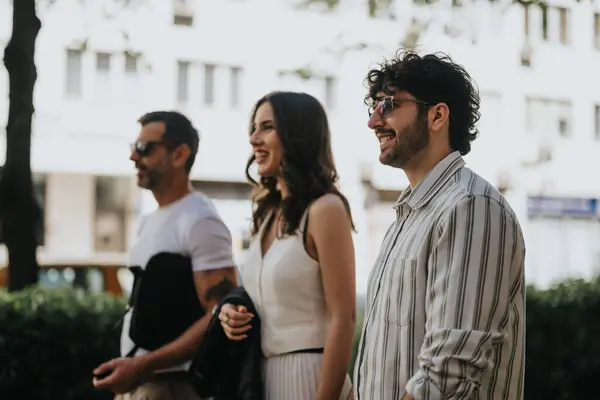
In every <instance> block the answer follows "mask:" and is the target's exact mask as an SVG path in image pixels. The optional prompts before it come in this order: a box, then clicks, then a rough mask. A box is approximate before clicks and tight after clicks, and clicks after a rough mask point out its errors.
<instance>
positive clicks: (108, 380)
mask: <svg viewBox="0 0 600 400" xmlns="http://www.w3.org/2000/svg"><path fill="white" fill-rule="evenodd" d="M111 371H112V372H111ZM107 372H109V373H110V375H108V376H107V377H105V378H101V379H98V378H94V379H93V380H92V383H93V384H94V387H96V388H97V389H108V390H110V391H112V392H114V393H117V394H120V393H127V392H130V391H132V390H133V389H135V388H136V387H137V386H138V385H139V384H140V383H141V381H142V378H143V376H144V375H145V374H146V373H147V372H146V370H145V368H144V366H143V363H142V362H140V359H138V358H135V357H123V358H115V359H112V360H110V361H107V362H105V363H104V364H101V365H100V366H99V367H98V368H96V369H95V370H94V375H102V374H104V373H107Z"/></svg>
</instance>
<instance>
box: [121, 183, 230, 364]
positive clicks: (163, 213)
mask: <svg viewBox="0 0 600 400" xmlns="http://www.w3.org/2000/svg"><path fill="white" fill-rule="evenodd" d="M161 252H169V253H177V254H183V255H188V256H190V257H191V258H192V268H193V270H194V271H206V270H211V269H217V268H227V267H233V266H234V265H235V264H234V261H233V256H232V252H231V233H230V232H229V229H227V226H225V224H224V223H223V220H221V217H220V216H219V214H218V212H217V209H216V208H215V206H214V205H213V203H212V201H211V200H210V199H209V198H207V197H206V196H204V195H203V194H201V193H198V192H193V193H190V194H188V195H187V196H185V197H183V198H182V199H180V200H178V201H176V202H174V203H171V204H169V205H167V206H165V207H161V208H159V209H158V210H156V211H154V212H152V213H150V214H148V215H146V216H145V217H144V218H143V220H142V222H141V224H140V227H139V230H138V234H137V238H136V240H135V243H134V244H133V247H132V248H131V250H130V255H129V265H130V266H134V265H138V266H141V267H142V268H144V267H145V266H146V264H147V263H148V260H150V258H151V257H152V256H154V255H155V254H158V253H161ZM130 322H131V311H130V312H128V313H127V315H126V316H125V318H124V321H123V330H122V331H121V355H122V356H125V355H126V354H127V353H128V352H129V351H131V349H133V347H134V343H133V341H132V340H131V338H130V337H129V326H130ZM144 353H145V351H144V350H143V349H138V351H137V353H136V355H141V354H144ZM189 364H190V363H189V362H188V363H185V364H183V365H180V366H176V367H173V368H169V369H168V370H169V371H171V370H180V369H186V370H187V369H188V368H189Z"/></svg>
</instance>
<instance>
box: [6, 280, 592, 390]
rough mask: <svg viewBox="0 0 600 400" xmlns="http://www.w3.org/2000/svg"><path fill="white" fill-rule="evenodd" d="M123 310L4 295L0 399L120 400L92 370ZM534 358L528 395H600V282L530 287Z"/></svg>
mask: <svg viewBox="0 0 600 400" xmlns="http://www.w3.org/2000/svg"><path fill="white" fill-rule="evenodd" d="M123 309H124V301H123V299H118V298H114V297H111V296H109V295H93V294H83V293H81V292H76V291H55V290H54V291H53V290H42V289H32V290H27V291H23V292H19V293H15V294H7V293H5V292H0V398H2V399H3V400H13V399H14V400H17V399H36V400H55V399H61V400H103V399H107V400H108V399H112V398H113V395H112V394H111V393H108V392H105V391H98V390H96V389H94V388H93V387H92V385H91V375H92V370H93V369H94V367H96V366H97V365H98V364H99V363H101V362H103V361H105V360H108V359H110V358H112V357H114V356H117V355H118V346H119V332H118V330H116V329H115V324H116V323H117V322H118V321H119V319H120V317H121V316H122V314H123ZM359 317H361V315H359ZM359 322H360V323H362V321H359ZM359 325H360V324H359ZM359 334H360V328H359V327H357V335H356V338H358V336H359ZM355 350H356V344H355ZM526 358H527V362H526V378H525V399H526V400H536V399H545V400H571V399H572V400H575V399H577V400H579V399H592V398H597V397H598V395H597V392H598V390H597V388H596V386H595V384H596V382H595V379H597V377H598V376H600V279H595V280H593V281H587V282H586V281H582V280H571V281H567V282H564V283H562V284H559V285H557V286H555V287H553V288H551V289H549V290H545V291H540V290H536V289H534V288H532V287H530V288H529V289H528V293H527V345H526ZM353 362H354V360H353Z"/></svg>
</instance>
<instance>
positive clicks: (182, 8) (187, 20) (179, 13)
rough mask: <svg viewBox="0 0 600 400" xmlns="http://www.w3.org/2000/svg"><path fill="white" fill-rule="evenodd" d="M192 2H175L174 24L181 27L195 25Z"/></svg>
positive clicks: (190, 0) (187, 0)
mask: <svg viewBox="0 0 600 400" xmlns="http://www.w3.org/2000/svg"><path fill="white" fill-rule="evenodd" d="M191 3H192V0H173V24H174V25H180V26H192V25H194V10H193V8H192V4H191Z"/></svg>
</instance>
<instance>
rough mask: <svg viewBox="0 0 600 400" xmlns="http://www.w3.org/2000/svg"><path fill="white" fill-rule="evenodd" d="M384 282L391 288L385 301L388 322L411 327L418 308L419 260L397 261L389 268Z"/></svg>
mask: <svg viewBox="0 0 600 400" xmlns="http://www.w3.org/2000/svg"><path fill="white" fill-rule="evenodd" d="M383 279H385V281H384V282H382V284H383V285H386V286H387V287H388V288H389V291H388V293H386V296H385V301H384V307H385V308H384V315H385V318H386V321H387V322H388V323H391V324H396V325H410V324H411V323H412V322H413V319H414V316H415V313H416V308H417V260H416V259H412V260H411V259H396V260H394V261H393V262H392V263H390V265H389V266H388V270H387V271H386V273H385V274H384V276H383Z"/></svg>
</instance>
